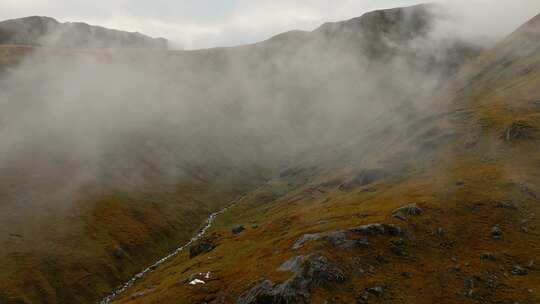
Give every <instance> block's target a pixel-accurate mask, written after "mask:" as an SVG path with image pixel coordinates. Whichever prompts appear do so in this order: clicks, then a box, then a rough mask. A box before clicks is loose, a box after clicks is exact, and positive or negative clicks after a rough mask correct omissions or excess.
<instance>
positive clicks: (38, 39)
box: [0, 16, 167, 49]
mask: <svg viewBox="0 0 540 304" xmlns="http://www.w3.org/2000/svg"><path fill="white" fill-rule="evenodd" d="M0 44H15V45H33V46H45V47H62V48H151V49H166V48H167V40H166V39H164V38H151V37H148V36H145V35H143V34H140V33H128V32H123V31H118V30H113V29H107V28H104V27H100V26H92V25H88V24H86V23H80V22H73V23H72V22H66V23H60V22H58V21H57V20H56V19H53V18H50V17H39V16H32V17H25V18H19V19H12V20H6V21H2V22H0Z"/></svg>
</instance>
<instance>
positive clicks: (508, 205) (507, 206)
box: [495, 202, 517, 210]
mask: <svg viewBox="0 0 540 304" xmlns="http://www.w3.org/2000/svg"><path fill="white" fill-rule="evenodd" d="M495 207H497V208H500V209H508V210H516V209H517V208H516V206H514V204H512V203H510V202H498V203H497V205H495Z"/></svg>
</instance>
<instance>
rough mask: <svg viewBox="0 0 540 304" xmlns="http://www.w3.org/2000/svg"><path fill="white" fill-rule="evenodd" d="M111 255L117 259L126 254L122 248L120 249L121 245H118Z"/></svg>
mask: <svg viewBox="0 0 540 304" xmlns="http://www.w3.org/2000/svg"><path fill="white" fill-rule="evenodd" d="M113 255H114V257H115V258H117V259H122V258H124V257H125V256H126V252H125V251H124V249H122V247H118V248H116V249H115V250H114V252H113Z"/></svg>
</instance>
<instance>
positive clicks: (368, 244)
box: [354, 237, 371, 247]
mask: <svg viewBox="0 0 540 304" xmlns="http://www.w3.org/2000/svg"><path fill="white" fill-rule="evenodd" d="M354 243H355V245H356V246H358V247H371V242H370V241H369V239H368V238H367V237H362V238H359V239H358V240H356V241H355V242H354Z"/></svg>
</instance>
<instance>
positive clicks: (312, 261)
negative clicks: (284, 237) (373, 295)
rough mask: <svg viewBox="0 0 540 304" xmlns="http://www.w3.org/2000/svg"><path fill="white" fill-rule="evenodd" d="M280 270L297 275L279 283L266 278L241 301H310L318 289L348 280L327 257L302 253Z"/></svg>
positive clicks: (240, 303)
mask: <svg viewBox="0 0 540 304" xmlns="http://www.w3.org/2000/svg"><path fill="white" fill-rule="evenodd" d="M279 270H280V271H290V272H292V273H293V276H292V277H290V278H289V279H288V280H287V281H285V282H283V283H282V284H277V285H275V284H274V283H273V282H271V281H269V280H264V281H262V282H261V283H259V284H257V285H255V286H254V287H252V288H251V289H249V290H248V291H246V292H245V293H244V294H242V295H241V296H240V297H239V298H238V300H237V301H236V303H237V304H257V303H258V304H262V303H268V304H285V303H309V302H310V297H311V291H312V290H313V289H314V288H319V287H322V288H325V287H329V285H330V284H332V283H339V282H343V281H345V279H346V278H345V274H344V272H343V271H342V270H341V269H340V268H338V267H337V266H336V265H334V263H332V262H331V261H329V260H328V258H326V257H325V256H322V255H314V256H309V257H304V256H298V257H294V258H292V259H291V260H289V261H287V262H285V263H284V264H283V265H282V266H281V267H280V268H279Z"/></svg>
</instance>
